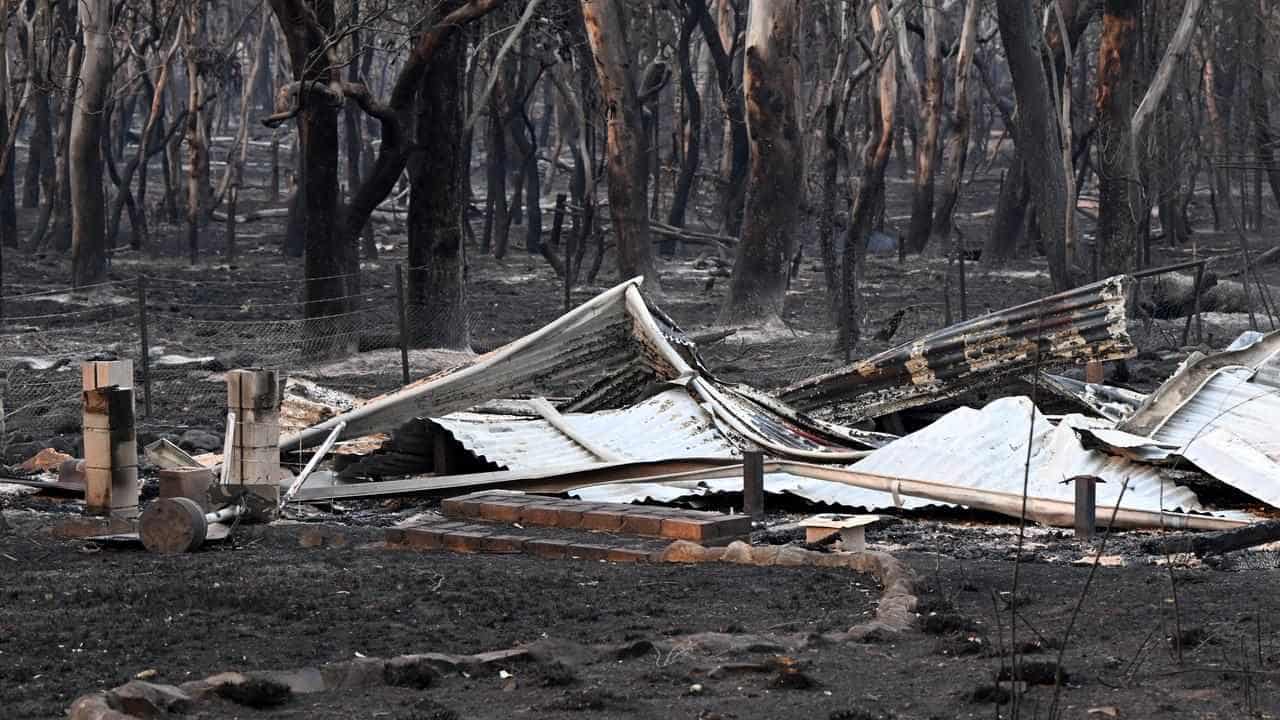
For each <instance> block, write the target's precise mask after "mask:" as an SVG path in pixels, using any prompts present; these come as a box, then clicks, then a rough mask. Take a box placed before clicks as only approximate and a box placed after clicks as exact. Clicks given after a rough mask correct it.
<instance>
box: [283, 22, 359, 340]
mask: <svg viewBox="0 0 1280 720" xmlns="http://www.w3.org/2000/svg"><path fill="white" fill-rule="evenodd" d="M271 5H272V9H273V10H275V13H276V19H277V20H278V21H279V22H280V27H281V28H282V30H283V32H284V34H285V40H286V42H287V44H288V48H289V61H290V64H291V65H292V68H293V78H294V80H295V81H297V82H298V83H299V90H298V93H299V100H300V109H299V111H298V112H297V124H298V139H297V143H298V145H297V147H298V164H299V167H300V177H299V182H298V186H297V190H296V197H295V201H294V202H295V203H296V204H295V206H294V209H295V210H296V211H297V212H291V213H290V216H291V223H296V228H295V229H296V230H297V231H299V233H300V234H301V235H302V238H303V242H304V246H303V247H304V249H303V265H304V268H305V275H306V282H305V286H304V291H303V299H304V301H305V302H306V305H305V308H306V313H305V314H306V318H307V320H308V321H309V322H308V323H307V331H306V333H307V337H308V341H309V348H308V349H309V351H310V352H313V353H315V354H317V355H320V356H322V357H323V356H330V357H332V356H340V355H342V354H345V353H346V352H347V351H349V350H350V349H351V348H353V347H354V346H355V342H354V339H355V333H354V330H355V328H354V327H347V326H345V325H343V324H341V323H340V322H338V321H337V320H336V319H335V318H336V316H341V315H343V314H345V313H346V312H347V311H348V310H349V309H350V308H349V307H348V303H347V298H346V296H347V277H346V276H347V275H348V274H349V273H350V271H351V268H349V267H348V266H347V263H346V259H347V257H348V253H347V252H346V249H345V248H344V247H343V241H344V240H345V239H346V238H345V237H344V233H343V232H342V228H340V227H339V226H338V219H339V217H338V215H339V205H338V145H339V142H340V138H339V135H338V109H337V107H336V106H335V105H334V103H333V101H332V100H331V99H330V98H329V97H328V96H326V95H325V94H323V93H322V92H320V91H318V90H313V89H312V88H313V87H315V86H327V85H328V84H329V83H330V82H331V81H332V80H334V77H333V75H334V74H335V73H338V72H340V70H341V69H340V68H336V67H330V63H329V62H327V58H326V57H325V51H326V44H327V42H328V37H329V33H331V32H332V30H333V26H334V8H333V5H334V3H333V0H306V5H307V6H306V7H300V6H299V5H298V4H296V3H294V2H290V0H271ZM305 13H312V14H314V20H313V21H311V22H308V20H307V18H306V17H305ZM366 219H367V218H366ZM363 227H364V223H363V222H360V223H359V225H358V227H356V228H355V232H353V233H351V235H350V238H351V242H353V243H354V242H356V239H357V238H359V236H360V230H361V229H363Z"/></svg>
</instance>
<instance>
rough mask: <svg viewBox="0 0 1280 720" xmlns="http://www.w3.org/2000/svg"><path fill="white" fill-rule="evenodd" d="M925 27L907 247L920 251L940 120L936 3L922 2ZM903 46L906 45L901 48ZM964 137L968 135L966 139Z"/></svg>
mask: <svg viewBox="0 0 1280 720" xmlns="http://www.w3.org/2000/svg"><path fill="white" fill-rule="evenodd" d="M920 12H921V16H922V18H923V23H922V24H923V26H924V58H925V63H924V66H925V78H924V83H923V85H922V86H921V92H920V93H919V94H920V115H921V117H920V125H919V129H920V131H919V142H918V143H916V146H915V153H916V174H915V178H914V183H913V187H912V193H911V224H910V226H909V227H908V229H907V237H906V246H907V248H908V249H909V250H910V251H911V252H917V253H918V252H922V251H923V250H924V249H925V247H926V246H927V245H928V244H929V237H930V234H931V232H932V229H933V206H934V170H935V159H936V158H937V155H938V131H939V128H940V126H941V121H942V57H941V54H940V49H939V39H938V25H939V23H940V22H941V18H940V17H939V16H940V15H941V11H940V10H939V9H938V3H936V2H932V1H929V2H924V3H922V4H921V9H920ZM904 49H905V48H904ZM966 140H967V138H966Z"/></svg>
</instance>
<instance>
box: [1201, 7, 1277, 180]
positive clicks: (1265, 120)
mask: <svg viewBox="0 0 1280 720" xmlns="http://www.w3.org/2000/svg"><path fill="white" fill-rule="evenodd" d="M1188 1H1189V2H1190V1H1191V0H1188ZM1268 5H1269V3H1268V2H1267V0H1258V18H1257V21H1256V22H1254V23H1253V38H1252V42H1253V58H1254V59H1253V61H1252V62H1249V63H1246V67H1247V69H1248V73H1249V118H1250V119H1251V120H1252V122H1253V140H1254V145H1255V146H1256V147H1257V149H1258V162H1259V164H1260V165H1261V166H1262V170H1263V171H1264V172H1265V173H1266V175H1267V184H1269V185H1270V186H1271V195H1272V197H1274V198H1275V201H1276V203H1280V162H1277V160H1276V143H1277V140H1276V137H1275V135H1274V134H1273V133H1272V131H1271V101H1270V100H1269V99H1268V98H1267V82H1266V77H1265V75H1264V74H1263V60H1262V59H1263V58H1265V57H1267V54H1266V51H1267V38H1268V36H1267V31H1266V25H1267V20H1268V19H1269V18H1268V14H1269V13H1268Z"/></svg>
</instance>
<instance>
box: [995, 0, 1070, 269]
mask: <svg viewBox="0 0 1280 720" xmlns="http://www.w3.org/2000/svg"><path fill="white" fill-rule="evenodd" d="M996 11H997V13H996V14H997V20H998V25H999V28H1000V38H1001V40H1002V41H1003V43H1004V48H1005V55H1006V56H1007V58H1008V60H1009V74H1010V76H1011V77H1012V79H1013V90H1014V95H1015V96H1016V97H1017V100H1018V123H1017V128H1016V131H1017V132H1016V135H1015V137H1016V139H1017V140H1016V142H1017V145H1018V152H1019V153H1021V154H1022V158H1023V162H1024V163H1025V165H1026V167H1029V168H1036V173H1037V175H1036V181H1035V182H1032V183H1030V184H1031V198H1032V200H1033V201H1034V202H1035V208H1036V219H1037V220H1038V221H1039V226H1040V232H1041V234H1042V236H1043V237H1044V244H1045V254H1046V256H1047V257H1048V260H1049V276H1050V278H1051V279H1052V281H1053V287H1054V289H1055V290H1064V289H1066V288H1068V287H1071V286H1072V285H1074V284H1075V282H1074V280H1073V278H1072V276H1071V271H1070V267H1069V265H1068V263H1067V240H1068V238H1067V228H1066V217H1067V207H1066V203H1067V192H1068V189H1067V184H1066V182H1067V181H1066V177H1065V175H1064V172H1065V169H1064V165H1063V158H1062V140H1061V137H1060V135H1059V132H1058V121H1057V113H1056V112H1055V110H1054V102H1053V98H1052V96H1051V94H1050V91H1049V82H1048V78H1047V77H1046V76H1045V67H1044V63H1043V62H1042V61H1041V58H1042V57H1043V56H1044V54H1043V52H1042V44H1041V43H1042V40H1041V34H1040V28H1039V27H1038V26H1037V23H1036V18H1035V13H1034V12H1033V11H1032V9H1031V1H1030V0H997V2H996Z"/></svg>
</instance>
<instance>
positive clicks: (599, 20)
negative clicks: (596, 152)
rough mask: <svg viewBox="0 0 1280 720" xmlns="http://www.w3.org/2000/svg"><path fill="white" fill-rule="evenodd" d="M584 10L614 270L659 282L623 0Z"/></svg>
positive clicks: (600, 0)
mask: <svg viewBox="0 0 1280 720" xmlns="http://www.w3.org/2000/svg"><path fill="white" fill-rule="evenodd" d="M582 15H583V19H584V21H585V22H586V27H587V37H588V38H589V39H590V42H591V50H592V53H593V55H594V57H595V65H596V74H597V75H598V76H599V78H600V91H601V95H602V96H603V98H604V102H605V111H606V115H607V116H608V118H609V126H608V135H607V139H606V150H605V154H606V167H607V172H608V175H609V212H610V215H611V217H612V219H613V233H614V237H615V238H616V242H617V254H618V273H619V275H620V276H621V277H622V278H623V279H629V278H632V277H635V276H637V275H643V276H645V277H646V279H648V280H650V281H651V282H652V283H653V284H654V285H657V280H658V277H657V274H656V273H655V272H654V266H653V247H652V244H651V243H650V240H649V209H648V202H647V201H648V184H649V168H648V164H649V163H648V154H647V153H646V152H645V150H646V148H645V140H644V119H643V110H642V109H641V107H640V100H639V97H638V95H637V92H636V78H635V77H634V75H633V74H632V72H631V68H632V67H633V66H634V64H635V57H634V54H633V53H632V51H631V46H630V43H629V42H628V40H627V33H626V21H625V18H624V17H623V6H622V3H621V0H582Z"/></svg>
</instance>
